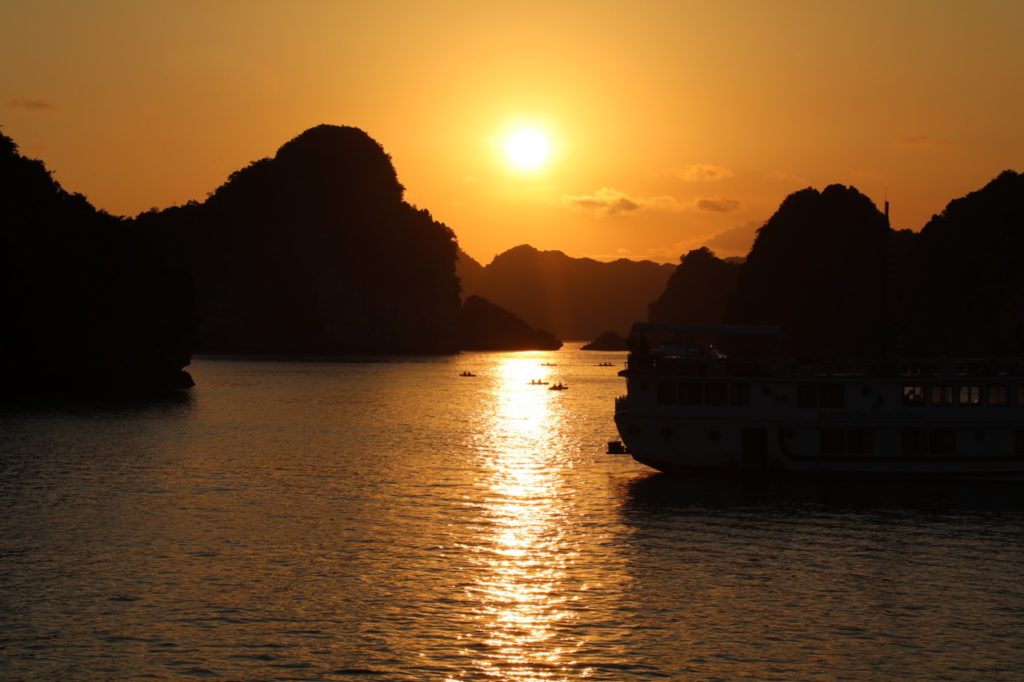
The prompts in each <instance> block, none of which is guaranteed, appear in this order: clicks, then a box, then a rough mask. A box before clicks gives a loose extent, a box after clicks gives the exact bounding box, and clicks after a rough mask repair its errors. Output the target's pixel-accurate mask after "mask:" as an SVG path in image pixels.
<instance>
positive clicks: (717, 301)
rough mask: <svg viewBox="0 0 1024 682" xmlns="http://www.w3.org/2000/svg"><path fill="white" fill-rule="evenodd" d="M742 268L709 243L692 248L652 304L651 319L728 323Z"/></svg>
mask: <svg viewBox="0 0 1024 682" xmlns="http://www.w3.org/2000/svg"><path fill="white" fill-rule="evenodd" d="M740 267H741V266H740V264H739V263H735V262H728V261H724V260H722V259H720V258H718V257H717V256H715V254H714V253H713V252H712V251H711V250H710V249H708V248H707V247H706V246H705V247H702V248H699V249H694V250H693V251H690V252H689V253H688V254H686V255H685V256H683V257H681V258H680V259H679V266H678V267H677V268H676V269H675V272H673V273H672V277H670V278H669V280H668V284H667V285H666V287H665V291H664V292H662V294H661V296H659V297H658V298H657V299H656V300H655V301H653V302H652V303H651V305H650V307H649V308H648V313H647V317H648V319H649V320H650V321H651V322H669V323H675V324H718V323H721V322H724V321H725V319H726V316H727V315H728V312H729V305H730V303H731V301H732V297H733V294H735V292H736V286H737V284H738V283H739V276H740ZM695 292H699V294H697V295H695Z"/></svg>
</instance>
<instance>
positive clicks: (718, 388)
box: [704, 383, 729, 405]
mask: <svg viewBox="0 0 1024 682" xmlns="http://www.w3.org/2000/svg"><path fill="white" fill-rule="evenodd" d="M704 399H705V400H706V401H707V404H708V405H728V404H729V385H728V384H719V383H713V384H708V385H707V386H705V387H704Z"/></svg>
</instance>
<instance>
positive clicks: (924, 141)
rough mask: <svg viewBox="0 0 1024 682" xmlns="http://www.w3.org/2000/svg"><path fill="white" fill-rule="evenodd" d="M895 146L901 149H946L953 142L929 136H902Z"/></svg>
mask: <svg viewBox="0 0 1024 682" xmlns="http://www.w3.org/2000/svg"><path fill="white" fill-rule="evenodd" d="M896 144H898V145H900V146H901V147H948V146H950V145H951V144H953V141H952V140H947V139H946V138H944V137H931V136H929V135H904V136H903V137H900V138H898V139H897V140H896Z"/></svg>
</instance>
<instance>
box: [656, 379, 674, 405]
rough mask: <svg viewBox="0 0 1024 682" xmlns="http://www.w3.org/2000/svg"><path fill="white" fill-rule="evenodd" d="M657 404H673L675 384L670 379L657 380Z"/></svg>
mask: <svg viewBox="0 0 1024 682" xmlns="http://www.w3.org/2000/svg"><path fill="white" fill-rule="evenodd" d="M658 404H659V405H675V404H676V385H675V384H674V383H672V382H671V381H659V382H658Z"/></svg>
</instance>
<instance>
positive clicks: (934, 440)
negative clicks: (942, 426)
mask: <svg viewBox="0 0 1024 682" xmlns="http://www.w3.org/2000/svg"><path fill="white" fill-rule="evenodd" d="M928 445H929V450H930V452H931V453H932V454H933V455H952V454H954V453H955V452H956V433H954V432H953V431H932V432H931V434H929V438H928Z"/></svg>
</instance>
